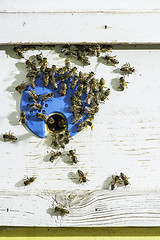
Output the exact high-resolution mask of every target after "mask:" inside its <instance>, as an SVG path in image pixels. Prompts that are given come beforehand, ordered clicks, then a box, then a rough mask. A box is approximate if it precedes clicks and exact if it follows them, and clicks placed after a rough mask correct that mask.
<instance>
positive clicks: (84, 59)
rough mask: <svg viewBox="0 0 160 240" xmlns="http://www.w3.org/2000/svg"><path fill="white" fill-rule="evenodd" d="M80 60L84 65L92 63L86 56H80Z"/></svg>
mask: <svg viewBox="0 0 160 240" xmlns="http://www.w3.org/2000/svg"><path fill="white" fill-rule="evenodd" d="M78 60H79V61H81V62H82V63H83V65H90V61H89V60H88V58H87V57H85V56H78Z"/></svg>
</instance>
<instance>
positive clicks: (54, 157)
mask: <svg viewBox="0 0 160 240" xmlns="http://www.w3.org/2000/svg"><path fill="white" fill-rule="evenodd" d="M51 153H52V155H51V157H50V159H49V161H50V162H53V161H54V160H55V159H57V158H58V157H59V156H61V152H54V151H51Z"/></svg>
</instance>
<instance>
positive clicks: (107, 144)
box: [0, 46, 160, 226]
mask: <svg viewBox="0 0 160 240" xmlns="http://www.w3.org/2000/svg"><path fill="white" fill-rule="evenodd" d="M40 51H41V48H39V50H35V51H29V52H26V53H25V58H28V57H29V56H31V55H32V54H35V53H38V52H40ZM42 52H43V54H44V56H47V58H48V61H49V62H50V63H51V64H53V63H54V64H56V65H57V66H59V67H60V66H62V65H63V64H64V58H63V56H61V55H60V51H59V47H56V48H55V51H54V50H51V49H44V50H43V51H42ZM111 54H112V55H117V59H118V60H119V62H120V64H119V65H118V66H117V68H115V67H111V66H107V65H105V64H103V62H102V61H101V59H100V58H99V59H97V58H96V57H92V58H90V60H91V65H90V66H88V67H84V68H83V67H82V66H81V65H79V66H78V70H82V71H85V72H89V71H92V70H93V71H95V72H96V77H97V78H100V77H104V78H105V79H106V86H108V87H110V88H111V95H110V97H109V100H108V101H107V102H106V104H103V105H102V106H101V109H100V111H99V112H98V113H97V115H96V117H95V120H94V129H93V131H91V130H90V129H89V128H88V129H86V130H84V131H83V132H81V133H79V134H78V135H77V136H75V137H74V139H73V140H72V141H71V143H70V145H69V146H67V148H66V151H67V149H71V148H72V149H74V148H76V149H77V153H78V158H79V163H78V164H77V165H74V166H72V165H70V164H69V163H68V158H67V156H66V153H64V154H63V156H62V159H59V160H57V161H55V162H54V163H50V162H48V158H47V155H48V153H47V151H48V152H50V150H51V147H50V144H49V139H48V138H46V139H39V138H37V137H35V136H33V134H31V133H30V132H29V131H28V130H27V128H25V127H24V126H22V125H21V124H20V123H19V122H18V120H19V108H20V106H19V104H20V95H19V94H18V93H17V92H14V87H15V86H17V84H19V83H20V82H22V81H25V80H26V79H25V75H26V69H25V64H24V61H25V60H24V59H23V60H19V59H17V57H16V55H15V53H14V52H13V47H12V46H10V47H6V46H3V47H2V46H1V48H0V61H1V66H0V83H1V87H0V102H1V104H0V113H1V115H0V126H1V133H4V132H8V131H9V130H11V131H13V132H14V133H15V134H16V135H17V137H18V142H17V143H13V144H12V143H7V142H6V143H4V142H3V141H1V142H0V162H1V168H0V176H1V181H0V206H1V207H0V216H1V217H0V225H9V226H10V225H15V226H16V225H17V226H20V225H23V226H60V225H61V226H158V225H160V223H159V216H160V213H159V206H160V205H159V198H160V195H159V190H160V187H159V182H160V175H159V168H160V162H159V159H160V150H159V146H160V128H159V119H160V101H159V100H160V97H159V91H160V81H159V73H158V69H159V67H160V66H159V65H160V49H155V50H149V49H148V50H145V49H143V50H140V49H136V48H135V49H129V50H127V49H124V50H118V49H115V50H113V51H112V53H111ZM60 56H61V57H60ZM125 62H130V64H131V65H133V66H134V67H135V69H136V71H135V73H134V74H133V75H132V76H129V77H126V81H128V82H129V83H128V89H125V90H124V91H123V92H121V91H117V86H118V79H119V77H120V76H121V75H120V72H119V69H118V67H120V66H121V65H122V64H124V63H125ZM78 169H81V170H83V171H84V172H88V174H87V178H88V179H89V181H88V182H87V183H86V184H79V183H78V182H77V180H76V178H74V177H75V173H76V171H77V170H78ZM120 172H124V173H126V174H127V176H129V177H130V179H129V180H130V183H131V185H129V186H128V187H127V188H125V187H119V188H117V189H115V191H111V190H110V189H109V183H110V181H111V179H112V178H111V176H112V174H116V173H117V174H119V173H120ZM32 175H34V176H36V177H37V179H36V181H35V182H34V183H33V184H31V185H30V186H28V187H24V186H23V179H24V177H25V176H32ZM64 191H66V193H65V192H64ZM86 192H87V196H86ZM59 194H62V195H65V194H66V195H67V196H68V195H70V194H71V195H75V196H76V195H77V197H74V199H73V202H72V201H71V206H70V207H69V209H70V214H69V215H67V216H65V217H63V218H62V217H57V216H51V215H53V214H52V209H51V208H52V202H53V200H52V197H55V195H56V196H59ZM85 196H86V197H85ZM62 204H63V201H62ZM67 204H68V203H67ZM7 208H8V212H7ZM95 209H98V210H97V211H95ZM125 214H126V215H125ZM57 219H58V220H57Z"/></svg>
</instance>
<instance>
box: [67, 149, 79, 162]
mask: <svg viewBox="0 0 160 240" xmlns="http://www.w3.org/2000/svg"><path fill="white" fill-rule="evenodd" d="M68 156H69V157H70V160H71V162H72V163H75V164H77V162H78V159H77V156H76V150H75V149H74V150H69V154H68Z"/></svg>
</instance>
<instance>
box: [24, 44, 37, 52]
mask: <svg viewBox="0 0 160 240" xmlns="http://www.w3.org/2000/svg"><path fill="white" fill-rule="evenodd" d="M21 49H22V50H23V51H27V50H34V49H36V47H35V46H33V45H21Z"/></svg>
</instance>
